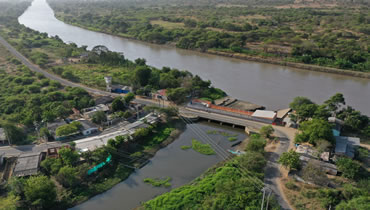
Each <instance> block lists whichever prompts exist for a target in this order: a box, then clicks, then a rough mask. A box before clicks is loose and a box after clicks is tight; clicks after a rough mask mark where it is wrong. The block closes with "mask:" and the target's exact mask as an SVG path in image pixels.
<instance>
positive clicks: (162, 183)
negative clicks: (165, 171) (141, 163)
mask: <svg viewBox="0 0 370 210" xmlns="http://www.w3.org/2000/svg"><path fill="white" fill-rule="evenodd" d="M170 181H171V177H167V178H166V179H160V178H145V179H144V182H145V183H148V184H151V185H153V186H154V187H171V183H170Z"/></svg>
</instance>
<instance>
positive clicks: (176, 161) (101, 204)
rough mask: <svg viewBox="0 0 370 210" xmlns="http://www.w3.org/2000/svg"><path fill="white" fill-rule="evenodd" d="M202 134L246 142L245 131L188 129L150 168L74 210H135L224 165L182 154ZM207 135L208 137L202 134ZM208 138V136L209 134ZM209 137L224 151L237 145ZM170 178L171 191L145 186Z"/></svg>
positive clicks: (216, 158)
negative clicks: (231, 136) (234, 137)
mask: <svg viewBox="0 0 370 210" xmlns="http://www.w3.org/2000/svg"><path fill="white" fill-rule="evenodd" d="M199 130H202V131H203V132H206V131H208V130H212V131H213V130H218V131H224V132H227V133H229V134H237V135H238V136H237V138H238V140H237V141H239V140H244V139H245V138H246V135H245V133H244V132H243V130H242V129H232V128H231V127H230V128H228V127H225V126H223V127H220V126H217V125H216V124H209V123H197V124H192V125H187V128H186V130H185V131H184V133H182V134H181V135H180V136H179V138H178V139H177V140H176V141H174V142H173V143H172V144H170V145H168V146H167V147H166V148H163V149H161V150H159V151H158V152H157V154H156V155H155V157H153V158H152V159H151V161H150V163H149V164H147V165H146V166H144V167H143V168H141V169H140V170H138V171H137V172H135V173H133V174H132V175H131V176H130V177H129V178H128V179H126V180H125V181H123V182H121V183H120V184H118V185H116V186H115V187H113V188H112V189H111V190H109V191H107V192H105V193H103V194H100V195H98V196H95V197H93V198H92V199H90V200H88V201H87V202H85V203H83V204H81V205H79V206H76V207H74V208H73V209H74V210H85V209H86V210H95V209H96V210H101V209H107V210H108V209H109V210H113V209H117V210H125V209H133V208H135V207H137V206H139V205H140V203H142V202H145V201H147V200H150V199H152V198H154V197H155V196H157V195H160V194H162V193H164V192H167V191H169V190H171V189H174V188H177V187H180V186H182V185H184V184H187V183H189V182H190V181H192V180H193V179H195V178H196V177H198V176H199V175H200V174H202V173H203V172H204V171H206V170H207V169H208V168H210V167H212V166H213V165H214V164H216V163H218V162H220V161H221V158H220V157H219V156H217V155H209V156H208V155H203V154H200V153H198V152H196V151H194V150H193V149H188V150H182V149H181V146H183V145H189V146H190V145H191V140H192V139H193V138H195V139H201V138H200V136H199V135H198V133H199ZM203 135H205V133H203ZM207 135H208V134H207ZM209 137H210V138H211V139H212V140H213V141H214V142H215V143H216V144H218V145H219V146H221V147H222V148H225V149H228V148H231V145H232V144H233V143H235V142H237V141H234V142H229V141H228V139H227V137H225V136H222V135H215V134H209ZM166 177H171V178H172V180H171V184H172V185H171V187H170V188H163V187H153V186H151V185H149V184H146V183H144V182H143V179H145V178H166Z"/></svg>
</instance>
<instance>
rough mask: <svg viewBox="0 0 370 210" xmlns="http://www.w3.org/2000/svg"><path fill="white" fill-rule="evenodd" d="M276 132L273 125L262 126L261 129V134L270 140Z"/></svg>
mask: <svg viewBox="0 0 370 210" xmlns="http://www.w3.org/2000/svg"><path fill="white" fill-rule="evenodd" d="M274 132H275V130H274V128H273V127H272V126H271V125H265V126H262V128H261V129H260V134H261V135H262V136H263V137H265V138H270V137H271V135H272V134H273V133H274Z"/></svg>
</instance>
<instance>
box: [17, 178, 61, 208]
mask: <svg viewBox="0 0 370 210" xmlns="http://www.w3.org/2000/svg"><path fill="white" fill-rule="evenodd" d="M24 195H25V196H26V199H27V201H29V202H30V203H31V204H32V205H33V206H37V207H41V208H44V209H48V208H50V207H52V206H53V205H54V203H55V201H56V198H57V193H56V187H55V185H54V183H53V182H52V181H51V180H50V179H49V178H48V177H46V176H32V177H30V178H29V179H27V181H26V183H25V186H24Z"/></svg>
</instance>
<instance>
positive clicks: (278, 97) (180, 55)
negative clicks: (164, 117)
mask: <svg viewBox="0 0 370 210" xmlns="http://www.w3.org/2000/svg"><path fill="white" fill-rule="evenodd" d="M19 22H20V23H22V24H24V25H26V26H27V27H30V28H32V29H34V30H38V31H40V32H46V33H48V34H49V35H52V36H56V35H57V36H59V37H60V38H61V39H62V40H64V41H65V42H74V43H76V44H77V45H79V46H82V45H86V46H88V48H89V49H91V48H92V47H94V46H96V45H105V46H107V47H108V48H109V49H110V50H113V51H117V52H123V53H124V55H125V56H126V57H127V58H129V59H131V60H133V59H136V58H139V57H140V58H145V59H146V60H147V63H148V64H150V65H152V66H155V67H159V68H161V67H163V66H170V67H174V68H178V69H185V70H189V71H190V72H192V73H193V74H197V75H199V76H201V77H202V78H203V79H209V80H211V81H212V83H213V85H214V86H215V87H218V88H221V89H223V90H224V91H226V92H227V93H228V94H229V95H232V96H234V97H236V98H240V99H243V100H247V101H251V102H253V103H257V104H261V105H264V106H266V107H267V108H269V109H279V108H286V107H287V106H288V104H289V103H290V101H292V99H293V98H294V97H296V96H306V97H309V98H311V99H313V100H314V101H316V102H318V103H321V102H323V101H324V100H326V99H327V98H328V97H330V96H332V95H334V94H335V93H337V92H341V93H343V94H344V96H345V98H346V100H347V104H349V105H351V106H353V107H354V108H356V109H359V110H360V111H361V112H363V113H365V114H368V115H370V80H366V79H360V78H353V77H346V76H341V75H334V74H327V73H321V72H310V71H306V70H299V69H293V68H289V67H283V66H277V65H270V64H262V63H256V62H248V61H242V60H237V59H231V58H226V57H220V56H213V55H206V54H202V53H197V52H193V51H187V50H181V49H175V48H172V47H167V46H159V45H152V44H147V43H143V42H139V41H134V40H129V39H124V38H120V37H116V36H111V35H107V34H103V33H98V32H93V31H89V30H85V29H82V28H79V27H75V26H71V25H68V24H65V23H63V22H61V21H59V20H57V19H56V18H55V17H54V12H53V10H52V9H51V8H50V7H49V5H48V4H47V2H46V0H35V1H34V2H33V3H32V6H31V7H29V8H28V9H27V11H26V12H25V13H24V14H23V15H22V16H21V17H19Z"/></svg>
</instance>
